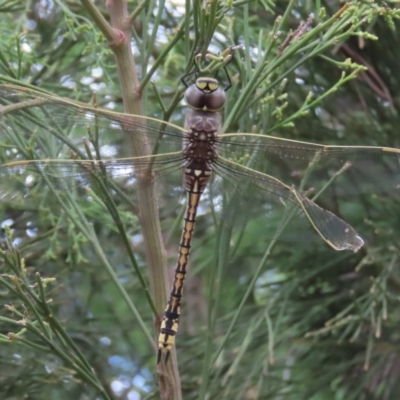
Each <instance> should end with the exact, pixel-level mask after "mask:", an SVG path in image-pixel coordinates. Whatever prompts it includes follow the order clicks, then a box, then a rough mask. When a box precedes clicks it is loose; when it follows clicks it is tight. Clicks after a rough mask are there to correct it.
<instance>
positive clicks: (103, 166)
mask: <svg viewBox="0 0 400 400" xmlns="http://www.w3.org/2000/svg"><path fill="white" fill-rule="evenodd" d="M0 104H1V107H0V130H1V152H0V159H1V162H2V164H3V165H2V167H1V168H0V176H1V182H0V196H1V197H2V198H3V199H5V198H9V199H10V198H13V196H17V195H21V193H23V190H22V189H23V188H24V187H26V189H27V190H30V189H31V188H32V187H34V186H37V185H38V182H39V181H41V180H43V179H44V175H46V179H48V180H50V181H51V182H54V183H55V182H57V181H59V182H60V181H64V182H63V185H64V187H65V185H66V184H67V178H68V181H69V182H70V183H68V184H69V185H72V186H84V185H89V184H90V183H91V182H93V178H94V177H96V176H97V178H108V180H109V181H110V184H111V186H112V182H113V181H119V182H121V181H122V180H123V179H125V184H128V183H130V184H133V183H134V182H135V180H136V179H137V178H138V177H141V178H142V179H143V178H145V177H146V176H147V177H148V178H149V179H151V175H152V174H153V173H155V172H159V173H161V172H163V171H165V172H167V171H170V170H176V169H179V167H181V165H182V162H181V160H182V156H181V148H182V137H183V133H184V130H183V129H182V128H179V127H177V126H174V125H171V124H167V123H163V122H162V121H158V120H155V119H152V118H146V117H138V116H128V115H126V114H120V113H115V112H112V111H108V110H105V109H101V110H100V109H97V108H93V107H89V106H86V105H82V104H79V103H74V102H71V101H69V100H67V99H62V98H58V97H54V96H49V95H44V94H42V93H40V92H36V91H33V90H28V89H25V88H22V87H18V86H13V85H1V86H0ZM166 127H168V129H165V128H166ZM143 154H146V156H144V155H143ZM133 155H134V156H133ZM146 174H147V175H146Z"/></svg>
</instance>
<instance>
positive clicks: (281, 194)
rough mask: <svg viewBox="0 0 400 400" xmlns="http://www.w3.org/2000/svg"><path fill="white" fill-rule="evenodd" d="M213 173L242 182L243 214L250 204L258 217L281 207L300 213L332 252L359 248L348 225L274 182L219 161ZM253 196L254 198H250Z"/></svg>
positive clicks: (276, 181)
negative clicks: (257, 213) (235, 178)
mask: <svg viewBox="0 0 400 400" xmlns="http://www.w3.org/2000/svg"><path fill="white" fill-rule="evenodd" d="M217 171H218V173H219V174H220V175H222V176H224V177H226V179H228V180H229V176H228V175H234V176H236V177H237V178H239V177H240V178H241V179H242V181H243V184H242V185H241V186H242V188H241V190H242V191H243V193H242V195H241V196H240V197H241V200H243V196H246V193H248V196H249V198H248V199H247V200H245V201H244V203H245V204H246V206H245V207H246V209H247V210H249V208H248V207H249V206H250V207H251V204H253V207H258V208H259V213H261V212H263V211H264V212H268V211H269V210H270V209H272V208H273V207H276V205H283V206H285V207H286V208H287V209H288V210H289V212H292V213H293V214H299V213H304V215H305V216H306V217H307V219H308V221H309V222H310V223H311V225H312V226H313V228H314V229H315V231H316V232H317V233H318V234H319V235H320V236H321V237H322V239H323V240H325V241H326V242H327V243H328V244H329V245H330V246H331V247H332V248H334V249H335V250H352V251H357V250H359V249H360V247H362V246H363V244H364V242H363V240H362V239H361V237H360V236H359V235H358V233H357V232H356V231H355V230H354V229H353V228H352V227H351V226H350V225H349V224H348V223H346V222H345V221H343V220H341V219H340V218H338V217H337V216H336V215H335V214H333V213H331V212H330V211H327V210H324V209H323V208H321V207H319V206H318V205H317V204H315V203H314V202H313V201H311V200H310V199H308V198H307V197H305V196H304V195H302V194H301V193H300V192H298V191H297V190H296V189H294V188H293V187H289V186H287V185H285V184H284V183H283V182H281V181H279V180H278V179H276V178H274V177H272V176H269V175H267V174H263V173H260V172H258V171H256V170H253V169H251V168H249V167H245V166H243V165H240V164H238V163H236V162H234V161H232V160H228V159H226V158H223V157H221V158H220V159H219V160H218V162H217ZM257 192H258V193H259V194H258V196H254V193H257ZM257 198H258V199H257ZM244 209H245V208H243V207H242V210H244ZM249 212H250V213H251V211H249Z"/></svg>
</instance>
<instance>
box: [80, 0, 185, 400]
mask: <svg viewBox="0 0 400 400" xmlns="http://www.w3.org/2000/svg"><path fill="white" fill-rule="evenodd" d="M81 1H82V3H83V4H84V5H85V7H86V8H87V10H88V11H89V13H90V14H91V15H92V18H93V19H94V20H95V22H96V23H97V25H98V26H99V29H100V30H101V31H102V32H103V34H104V35H105V36H106V38H107V39H108V41H109V45H110V48H111V50H112V51H113V52H114V56H115V62H116V66H117V70H118V77H119V82H120V87H121V95H122V99H123V103H124V111H125V112H126V113H127V114H133V115H143V109H142V101H141V99H142V92H141V89H140V84H139V80H138V77H137V75H136V65H135V60H134V57H133V54H132V47H131V41H132V36H131V29H132V27H131V23H132V22H133V21H132V19H131V18H130V15H129V13H128V7H127V1H126V0H107V2H106V5H107V8H108V11H109V15H110V20H111V26H110V25H108V23H107V22H106V21H105V20H104V19H103V18H102V16H101V14H100V13H99V11H98V10H97V9H96V8H95V6H94V4H93V3H92V2H90V1H89V0H81ZM143 48H144V47H143ZM142 56H144V57H145V55H142ZM137 134H140V135H141V140H140V143H141V144H140V146H138V142H139V141H137V140H136V141H134V140H130V147H131V151H132V155H133V156H134V157H136V156H143V155H147V154H150V147H149V144H148V140H147V136H146V132H144V131H141V132H138V133H137ZM131 139H132V138H131ZM137 188H138V209H139V213H138V219H139V223H140V226H141V230H142V234H143V242H144V249H145V254H146V261H147V266H148V270H149V281H150V290H151V293H152V296H153V299H154V303H155V306H156V309H157V313H158V315H157V316H156V318H155V321H154V330H155V335H156V336H158V332H159V329H160V322H161V317H160V316H161V315H162V314H163V311H164V307H165V304H166V303H167V286H169V285H168V276H167V268H166V257H165V254H166V252H165V249H164V246H163V242H162V236H161V228H160V221H159V216H158V207H157V201H156V199H157V195H156V190H155V184H154V177H153V175H152V173H150V172H149V173H147V174H143V175H141V176H139V177H138V181H137ZM154 360H156V357H154ZM157 376H158V383H159V388H160V395H161V398H162V399H171V400H179V399H181V389H180V377H179V372H178V367H177V361H176V354H175V352H173V353H172V354H171V358H170V361H169V362H168V363H167V364H165V363H160V364H159V365H158V374H157Z"/></svg>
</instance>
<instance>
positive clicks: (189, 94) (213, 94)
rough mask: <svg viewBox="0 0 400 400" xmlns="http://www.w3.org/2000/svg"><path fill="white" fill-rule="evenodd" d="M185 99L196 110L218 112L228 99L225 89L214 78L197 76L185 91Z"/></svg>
mask: <svg viewBox="0 0 400 400" xmlns="http://www.w3.org/2000/svg"><path fill="white" fill-rule="evenodd" d="M185 100H186V102H187V104H188V105H189V107H191V108H193V109H194V110H202V111H210V112H217V111H218V110H220V109H221V108H222V107H223V106H224V105H225V101H226V96H225V91H224V90H223V89H221V88H220V87H219V84H218V81H217V80H216V79H214V78H207V77H202V78H197V79H196V83H193V84H192V85H190V86H189V87H188V88H187V89H186V91H185Z"/></svg>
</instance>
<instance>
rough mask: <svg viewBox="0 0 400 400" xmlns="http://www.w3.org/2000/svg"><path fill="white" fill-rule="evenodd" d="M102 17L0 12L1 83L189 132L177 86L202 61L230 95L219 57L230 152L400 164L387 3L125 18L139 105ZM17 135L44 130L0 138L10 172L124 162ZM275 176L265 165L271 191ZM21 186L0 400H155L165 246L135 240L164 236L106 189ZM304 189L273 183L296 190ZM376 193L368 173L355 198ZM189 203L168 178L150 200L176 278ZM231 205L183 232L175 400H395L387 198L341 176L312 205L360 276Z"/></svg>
mask: <svg viewBox="0 0 400 400" xmlns="http://www.w3.org/2000/svg"><path fill="white" fill-rule="evenodd" d="M95 3H98V2H95ZM120 3H121V4H122V6H125V2H124V1H121V2H120ZM27 4H28V3H27ZM107 4H108V5H109V8H108V9H106V8H102V7H103V3H101V5H97V4H96V6H95V5H94V4H93V3H92V2H88V1H86V0H82V2H81V3H78V2H74V1H72V2H64V1H56V2H54V3H52V2H48V3H46V2H41V1H34V2H31V3H29V5H27V6H26V7H27V8H24V7H22V6H21V2H20V1H14V2H13V1H4V2H2V3H1V4H0V13H1V14H0V15H1V22H0V24H1V25H0V26H1V32H2V40H1V41H0V81H1V82H0V83H13V84H18V85H22V86H25V87H28V88H32V86H35V87H37V88H39V89H40V90H43V91H45V92H47V93H51V94H52V96H51V97H49V99H53V100H54V101H57V100H56V99H57V96H62V97H67V98H69V99H74V100H79V101H81V102H85V103H89V102H90V103H92V104H93V103H94V104H98V105H99V106H105V107H108V108H112V107H114V108H115V109H116V110H118V111H122V110H127V104H126V103H127V101H126V99H127V96H128V95H129V94H132V93H133V97H134V100H135V101H134V103H135V104H134V105H133V106H135V107H138V110H139V111H136V113H139V112H140V111H141V110H142V112H143V114H144V115H146V116H149V117H154V118H159V119H162V120H165V121H169V122H173V123H175V124H178V125H182V121H183V115H184V112H185V106H184V105H183V104H182V103H181V98H182V93H183V90H184V88H183V87H182V85H181V84H180V78H181V76H183V75H184V74H185V73H188V72H191V71H193V69H194V63H195V61H197V63H198V64H199V66H200V69H201V72H202V73H203V74H204V75H207V74H208V75H209V74H212V75H214V74H217V77H218V78H219V79H220V80H221V81H222V82H223V84H226V77H225V75H224V72H223V70H222V66H224V65H225V64H226V62H227V61H228V60H229V57H230V55H231V53H232V55H233V59H232V62H231V63H230V64H228V66H227V68H228V71H229V74H230V75H231V78H232V83H233V86H232V88H231V89H230V90H229V91H228V92H227V106H226V110H225V115H224V124H223V131H224V132H257V133H263V134H268V135H274V136H278V137H283V138H287V139H293V140H303V141H310V142H315V143H324V144H334V145H343V146H345V145H358V146H385V147H395V148H400V140H399V135H398V128H397V127H398V126H399V123H400V121H399V113H398V102H399V99H400V95H399V93H400V81H399V74H398V63H399V60H400V51H399V50H398V49H399V46H398V38H397V34H396V31H393V29H395V28H396V26H397V25H398V22H397V20H398V17H399V12H398V10H397V9H396V8H395V7H393V8H392V6H391V3H388V4H386V3H381V2H372V1H362V2H357V1H354V2H351V3H347V4H345V5H343V4H339V3H327V4H323V5H324V6H325V7H321V4H320V2H311V1H305V2H302V4H301V5H300V4H298V3H296V2H294V1H290V2H271V1H269V2H268V1H253V2H250V1H236V2H235V1H233V2H232V1H206V2H200V1H195V2H186V3H185V5H179V6H178V5H177V3H175V2H163V1H161V2H155V1H143V2H140V4H137V2H130V3H129V4H127V7H128V9H129V13H130V14H127V16H128V18H126V19H124V21H125V22H126V23H128V24H131V25H132V29H131V28H129V29H128V30H129V32H130V31H132V45H131V46H130V47H132V50H133V53H134V58H135V70H134V71H133V72H134V73H136V74H137V76H138V86H135V82H129V84H124V82H126V81H125V80H124V78H126V77H127V76H130V75H129V74H131V73H132V70H131V69H130V66H131V64H129V60H128V61H127V60H126V59H123V60H122V58H123V57H121V51H120V48H119V47H118V46H119V44H120V43H118V41H117V40H115V41H113V40H111V38H114V39H118V38H119V37H120V36H118V31H116V30H115V29H114V30H113V29H111V28H110V25H108V24H107V21H111V22H110V24H111V25H112V26H114V28H115V26H116V24H117V23H118V21H116V20H115V19H114V17H115V15H117V14H118V10H115V9H113V8H112V7H113V4H114V2H112V1H110V2H107ZM115 4H117V2H115ZM28 7H30V8H29V9H28ZM96 7H97V8H96ZM184 7H186V8H184ZM341 7H342V8H341ZM184 10H185V11H184ZM312 13H313V15H312ZM110 16H111V17H110ZM302 21H305V22H302ZM113 35H114V36H113ZM239 44H244V47H243V49H238V48H236V47H235V49H234V50H232V47H231V46H237V45H239ZM206 53H213V56H211V57H209V58H208V59H206V58H205V57H204V56H205V54H206ZM198 54H200V56H199V57H196V56H197V55H198ZM94 91H95V92H96V96H95V97H94V96H93V92H94ZM123 99H124V101H125V104H123V101H122V100H123ZM31 100H32V99H31ZM68 106H69V105H68V104H65V114H63V116H65V117H66V119H67V118H70V117H71V114H70V113H69V111H68V110H69V108H68ZM124 106H125V108H124ZM71 109H72V108H71ZM1 112H2V111H1V109H0V118H1V117H2V116H1ZM83 114H84V113H83V112H82V115H83ZM16 115H18V116H21V117H23V118H25V119H24V121H31V122H32V121H33V122H32V123H34V124H36V125H35V126H36V127H37V129H36V130H31V129H30V126H26V125H24V124H22V123H19V120H18V118H16V119H15V120H14V121H13V126H11V127H10V126H9V127H7V128H4V126H2V125H0V157H1V163H2V164H4V163H9V162H12V161H20V160H24V159H49V158H53V157H60V156H62V157H64V158H68V157H72V158H73V157H75V156H77V155H80V156H82V157H81V158H85V159H91V158H95V157H96V155H97V154H100V152H101V146H100V145H99V143H100V142H101V141H102V140H105V141H106V143H109V144H110V145H113V146H115V147H116V148H117V149H118V154H117V156H118V157H130V156H132V154H131V153H130V152H129V151H128V150H127V149H128V148H129V143H127V142H128V141H127V140H126V138H125V137H123V135H118V134H116V135H113V134H112V133H110V134H109V136H107V137H106V138H104V137H103V136H101V135H103V134H106V135H107V133H104V131H105V130H106V129H105V127H106V125H105V124H104V125H102V123H99V130H98V131H96V132H92V131H91V130H90V129H88V127H87V126H86V125H85V124H84V123H83V122H82V123H81V128H80V129H78V130H76V129H75V130H73V131H68V130H67V129H66V127H65V126H64V127H63V126H57V124H56V122H59V121H60V120H61V119H60V116H59V115H56V114H53V115H52V114H51V113H49V115H48V118H49V119H48V121H49V122H48V124H47V125H46V126H43V123H42V122H39V123H38V122H37V121H35V115H33V114H30V111H29V110H28V111H26V110H20V111H18V112H16ZM92 116H94V117H96V113H95V112H93V115H92ZM105 119H106V118H104V119H100V121H104V120H105ZM83 120H84V118H83V117H82V119H81V121H83ZM41 123H42V126H40V124H41ZM149 126H150V127H152V126H153V125H152V123H151V122H150V121H149ZM103 128H104V129H103ZM177 132H178V131H177ZM57 135H58V136H57ZM84 137H86V138H88V140H87V141H84V140H83V138H84ZM60 138H62V139H60ZM88 143H89V144H92V145H93V146H92V145H89V144H88ZM143 147H144V146H143ZM38 148H40V151H38ZM61 150H62V151H61ZM161 150H162V149H161ZM161 150H160V151H161ZM71 151H73V154H74V155H73V156H71V155H70V154H69V153H68V152H71ZM135 155H137V154H135ZM240 161H241V162H243V163H245V162H246V163H247V162H248V163H251V157H249V154H243V160H240ZM399 165H400V163H399ZM385 166H386V167H387V168H389V167H390V166H389V165H384V166H383V167H385ZM2 169H4V167H2ZM284 170H285V165H272V166H271V175H274V174H275V173H276V174H279V173H281V174H283V175H285V172H280V171H284ZM16 171H17V169H13V172H14V175H15V176H14V177H15V181H13V182H12V188H8V187H5V186H6V185H7V184H9V183H10V181H3V182H0V193H2V194H3V193H9V194H10V195H9V196H3V197H2V199H1V209H0V212H1V216H2V218H1V221H2V222H3V223H2V227H5V226H7V225H8V224H11V228H12V231H11V232H10V231H9V230H8V229H5V232H4V235H3V240H2V243H3V246H2V260H1V264H0V299H1V300H0V303H1V304H2V306H3V307H2V308H1V311H0V349H1V350H0V365H1V366H2V370H4V371H7V372H6V373H4V374H2V377H0V394H1V398H2V399H17V398H23V397H26V398H28V397H29V398H32V399H47V398H49V399H50V398H57V399H70V398H73V397H75V398H77V399H84V398H95V397H97V398H100V397H102V398H105V399H109V398H129V397H128V394H129V393H131V395H132V396H133V394H134V393H135V394H137V395H138V396H141V397H140V398H143V399H144V398H149V399H150V398H159V397H160V394H159V390H160V391H162V390H163V385H162V378H163V375H159V376H158V377H157V375H156V365H155V357H156V351H155V342H156V340H157V335H155V334H153V331H155V329H154V327H156V329H158V326H159V318H160V315H161V313H162V310H163V308H164V307H165V293H164V292H165V289H162V290H161V289H157V288H160V287H162V288H164V287H169V283H168V282H167V279H164V275H162V274H163V273H165V271H164V272H163V269H164V268H163V263H162V262H161V263H158V264H157V262H156V263H155V264H156V265H153V266H152V265H151V264H152V261H151V259H150V258H151V256H152V255H155V253H157V251H158V250H159V249H157V247H156V246H157V242H158V241H159V240H160V238H161V236H160V235H159V236H157V235H155V236H154V237H153V239H152V240H150V243H148V242H149V240H148V236H146V234H145V233H143V231H144V230H146V229H147V228H148V227H146V226H143V225H157V223H156V222H154V221H153V219H152V218H153V217H151V216H149V215H148V214H145V215H143V213H141V212H140V210H142V208H141V207H140V206H139V210H138V204H140V193H139V191H140V188H138V187H136V186H135V185H133V189H132V186H130V185H129V178H127V179H125V180H121V181H119V180H118V179H108V178H110V177H109V176H106V175H107V174H104V176H103V175H101V176H100V175H93V176H91V179H90V181H88V182H86V180H85V181H84V182H83V181H79V180H76V179H75V178H76V177H77V176H74V175H73V174H70V175H69V176H67V177H65V179H64V178H63V179H54V180H53V179H51V177H52V176H53V175H54V174H59V172H60V170H54V171H53V170H50V171H49V174H48V175H46V174H44V175H43V178H42V179H41V182H39V183H40V184H37V185H36V186H35V187H29V182H26V181H24V180H21V177H20V176H18V173H17V172H16ZM46 172H47V171H46ZM296 172H298V171H290V174H286V178H287V179H289V180H290V181H288V182H286V181H285V182H286V183H288V184H291V183H293V184H297V185H301V182H302V177H298V176H296ZM317 172H319V171H317ZM330 172H332V173H333V172H337V171H330ZM396 172H397V175H399V174H398V170H396ZM376 173H377V172H376V171H370V170H367V169H366V171H365V178H367V177H368V175H369V174H370V175H371V176H376ZM52 174H53V175H52ZM283 175H282V179H283ZM387 175H388V176H389V173H388V174H387ZM85 176H89V174H87V175H85ZM277 177H279V178H281V176H279V175H277ZM103 178H104V179H103ZM378 179H379V176H378ZM115 182H117V183H115ZM399 182H400V181H399ZM135 183H137V182H135ZM180 183H181V172H180V170H176V171H171V173H170V174H169V173H164V174H163V175H161V177H160V178H158V179H156V189H157V195H155V196H154V198H151V199H148V202H149V203H151V202H153V201H155V200H156V199H157V201H158V206H159V216H160V225H161V231H162V238H163V240H164V245H165V248H166V258H167V264H168V270H169V272H170V273H171V274H172V273H173V267H174V263H175V261H176V254H177V248H178V243H179V237H180V229H181V223H182V216H183V213H184V208H183V205H182V201H181V200H182V199H183V196H184V194H183V190H182V188H180V186H179V185H180ZM224 184H225V186H224V185H221V186H219V185H218V181H217V182H216V183H215V184H214V186H212V188H211V189H210V191H209V192H207V193H206V194H205V197H206V199H205V200H204V203H203V204H202V208H201V212H200V215H199V217H198V221H197V224H196V229H195V234H194V242H193V244H192V251H191V258H190V266H189V273H188V276H187V281H186V286H185V296H184V299H183V306H182V316H181V323H180V330H179V333H178V336H177V345H176V347H177V359H178V368H179V372H180V375H179V377H180V381H181V383H182V389H181V388H180V387H179V385H176V387H175V388H174V389H173V390H172V393H174V395H171V397H170V398H176V399H179V398H184V399H205V398H210V399H214V398H217V397H220V398H223V399H283V398H285V399H313V400H317V399H346V400H347V399H367V398H382V399H390V400H392V399H393V400H395V399H397V394H398V393H399V392H400V387H399V382H398V379H397V370H398V366H399V365H400V354H399V351H398V343H399V335H398V324H399V317H398V313H397V309H398V305H399V299H400V298H399V295H398V292H399V259H398V258H399V251H400V246H399V240H398V238H399V237H400V232H399V228H400V218H399V216H400V208H399V200H400V195H399V193H398V192H396V191H394V190H391V191H389V190H387V185H386V186H385V184H384V182H382V188H381V187H380V186H374V187H371V186H367V185H364V186H362V187H359V185H358V183H357V182H353V184H349V182H348V181H346V180H344V178H343V179H342V177H341V176H338V177H337V179H336V177H335V182H333V183H332V182H330V181H329V180H328V182H327V181H326V180H325V181H324V182H322V181H318V180H313V181H311V183H310V184H309V187H310V186H312V185H314V186H315V187H314V189H315V191H314V194H315V193H318V191H319V190H320V189H321V188H324V189H325V190H324V191H323V193H321V194H320V196H318V198H317V200H316V201H318V204H320V205H321V206H322V207H324V208H326V209H329V210H331V211H332V212H334V213H335V214H336V215H338V216H340V217H341V218H342V219H344V220H346V221H347V222H349V223H350V224H351V225H352V226H354V227H355V228H356V230H357V231H358V232H359V233H360V234H361V236H362V237H363V238H364V239H365V246H364V247H363V248H362V249H361V250H360V251H359V252H358V253H357V254H352V253H350V252H342V253H339V252H335V251H334V250H332V249H331V248H329V247H328V246H326V244H325V243H323V241H322V240H320V239H319V238H318V237H316V236H317V235H315V234H313V232H312V229H311V228H309V229H308V228H307V223H306V221H305V220H306V219H305V218H303V219H301V218H294V220H293V221H291V222H289V224H288V226H287V227H286V228H285V229H283V228H284V225H285V221H284V220H282V218H284V217H285V215H283V214H282V213H280V212H279V213H275V212H273V211H270V210H267V209H265V208H264V209H262V207H261V206H263V205H265V200H263V199H259V198H258V197H256V196H254V197H252V193H251V192H249V199H246V203H245V204H246V206H247V208H243V207H242V208H240V206H239V203H238V202H237V201H236V198H235V190H232V189H233V188H234V187H235V183H232V182H226V183H224ZM245 184H246V183H243V188H245ZM324 184H326V187H324ZM309 187H308V188H309ZM220 188H223V190H220ZM360 189H361V190H360ZM213 190H214V192H213ZM318 194H319V193H318ZM310 196H311V195H310ZM146 241H147V243H146ZM153 246H155V247H153ZM160 253H163V252H162V251H160ZM153 264H154V262H153ZM161 292H162V293H161ZM7 366H9V368H6V367H7ZM175 367H176V366H175V365H174V364H173V363H172V366H168V368H171V369H172V370H173V371H175V370H174V368H175ZM158 368H161V369H162V368H167V367H164V366H161V367H160V366H159V367H158ZM158 372H160V369H159V370H158ZM170 372H171V371H169V372H168V373H170ZM165 374H167V372H165ZM165 376H167V375H165ZM157 379H158V386H157ZM178 381H179V379H178ZM174 383H176V381H175V382H174ZM181 392H182V393H181ZM138 398H139V397H138Z"/></svg>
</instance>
